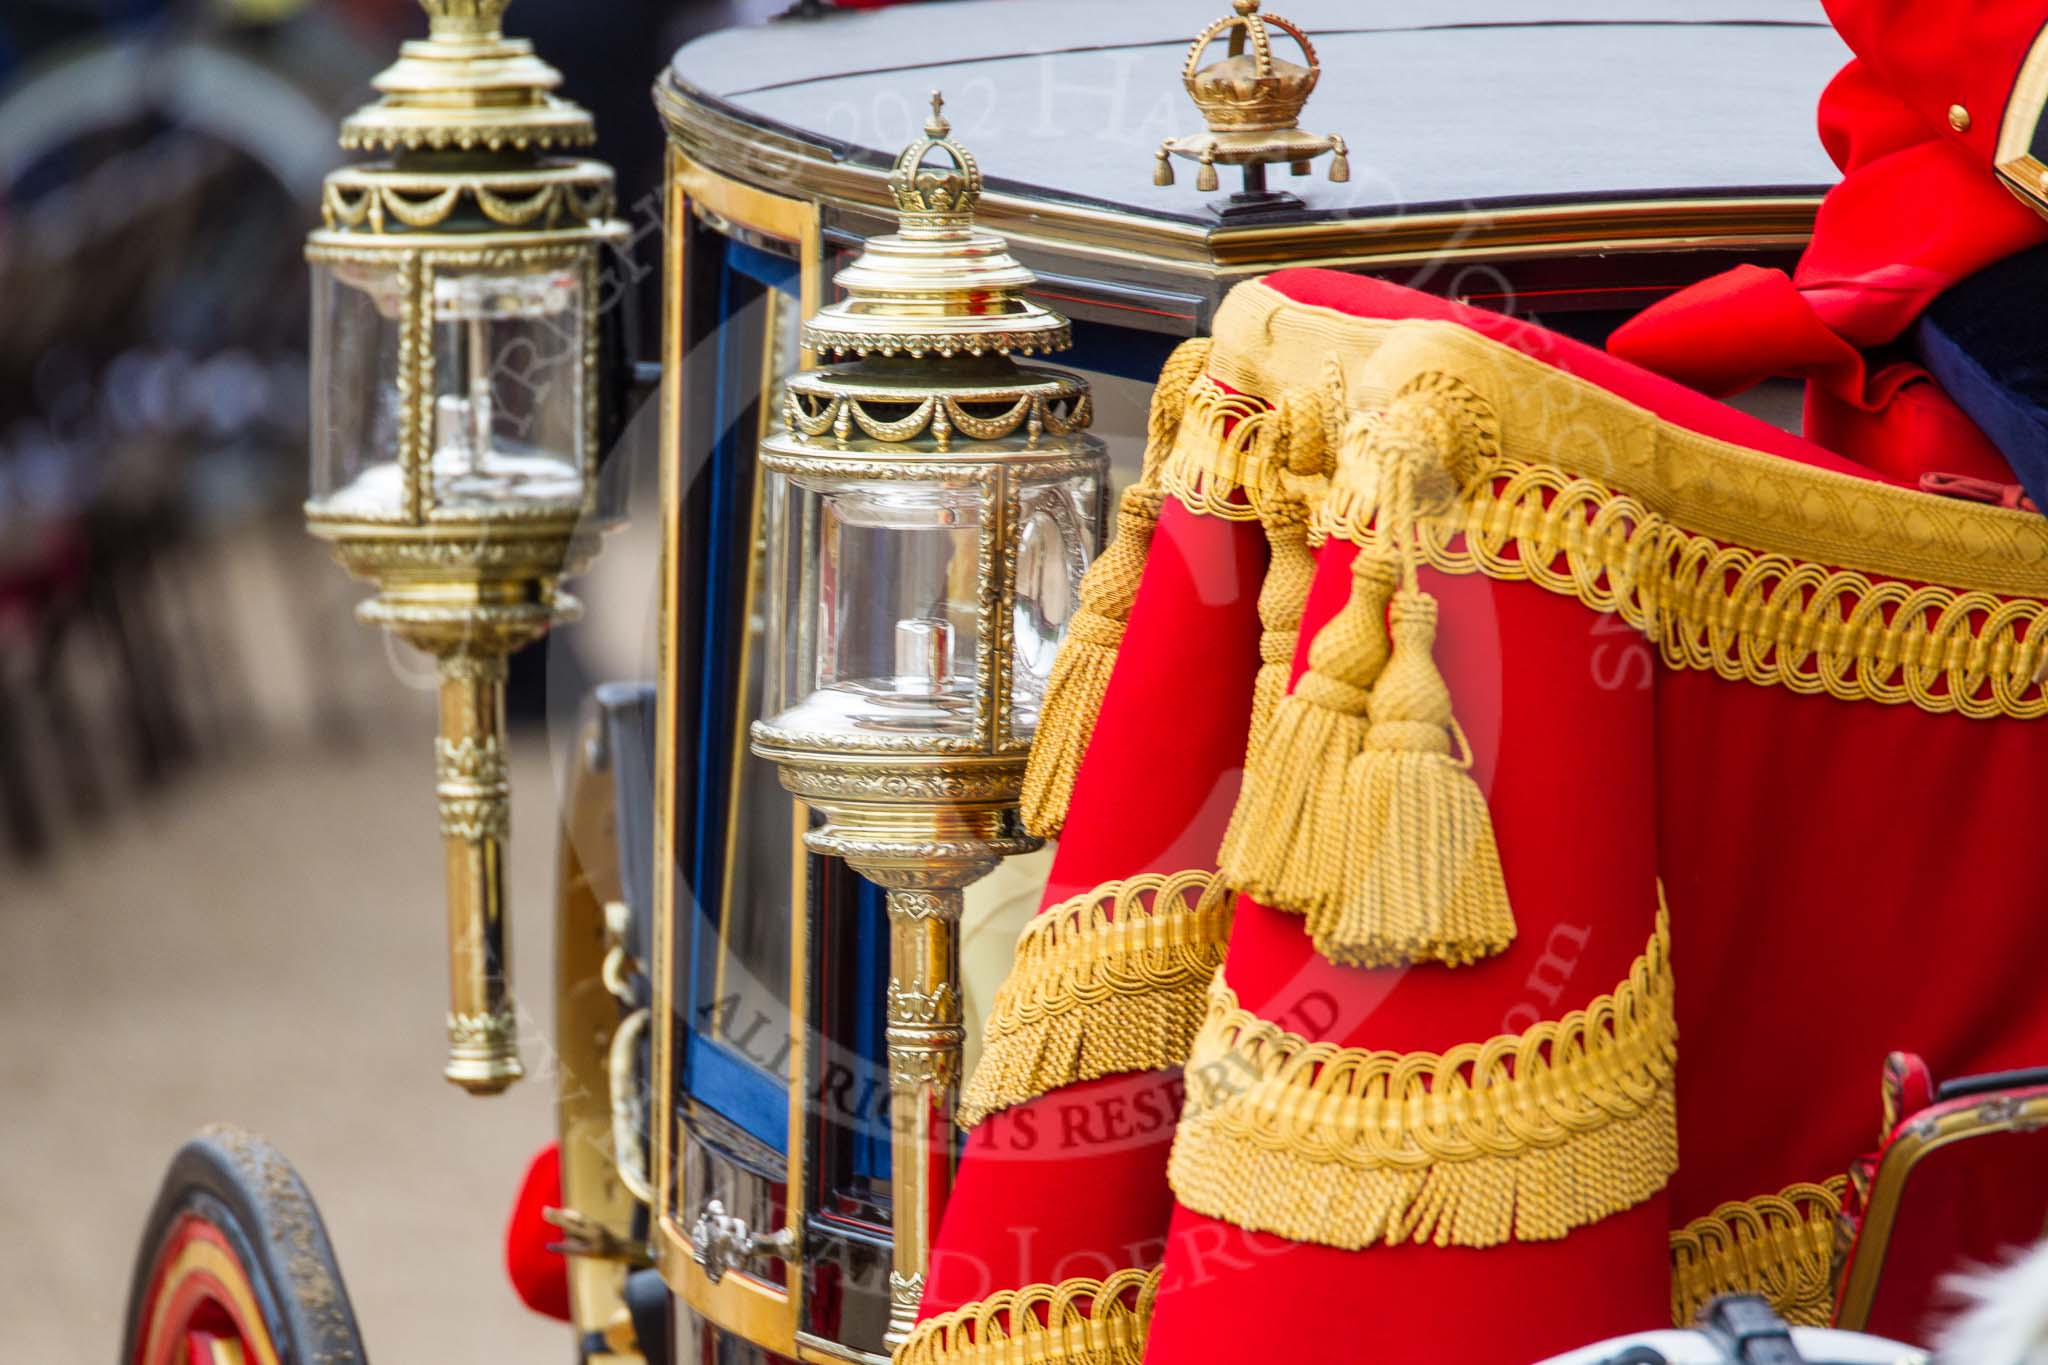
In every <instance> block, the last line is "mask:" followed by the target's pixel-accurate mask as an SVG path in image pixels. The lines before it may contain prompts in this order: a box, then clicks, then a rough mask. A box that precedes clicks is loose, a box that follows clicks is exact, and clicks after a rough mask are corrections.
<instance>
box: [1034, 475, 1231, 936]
mask: <svg viewBox="0 0 2048 1365" xmlns="http://www.w3.org/2000/svg"><path fill="white" fill-rule="evenodd" d="M1265 574H1266V536H1265V533H1264V532H1263V531H1262V530H1261V529H1260V528H1259V524H1258V523H1257V522H1255V521H1249V522H1247V521H1225V520H1223V519H1221V518H1218V517H1205V516H1198V515H1196V514H1195V513H1193V512H1190V511H1189V510H1188V509H1187V508H1185V507H1183V506H1182V505H1181V504H1180V503H1179V502H1177V501H1175V500H1174V499H1172V498H1168V499H1167V500H1166V506H1165V509H1164V511H1162V512H1161V514H1160V517H1159V525H1158V529H1157V530H1155V531H1154V532H1153V535H1152V549H1151V552H1150V554H1149V555H1148V556H1147V558H1146V561H1145V577H1144V580H1143V581H1142V582H1141V583H1140V585H1139V588H1138V600H1137V603H1136V605H1135V606H1134V607H1133V608H1132V611H1131V619H1130V624H1129V625H1128V626H1126V627H1125V630H1124V642H1123V647H1122V648H1121V649H1120V650H1118V652H1117V662H1116V672H1115V674H1114V675H1113V677H1112V678H1111V681H1110V685H1109V692H1108V694H1107V695H1106V696H1105V697H1104V698H1103V702H1102V714H1101V716H1100V718H1099V719H1098V720H1097V722H1096V733H1095V737H1094V739H1093V740H1092V741H1091V742H1090V743H1089V746H1088V753H1087V756H1086V757H1085V758H1084V759H1083V760H1082V762H1081V772H1080V776H1079V777H1078V779H1077V780H1076V781H1075V783H1074V795H1073V800H1072V801H1071V802H1070V803H1069V805H1068V807H1067V823H1066V829H1065V831H1064V832H1063V833H1062V834H1061V836H1060V846H1059V852H1058V854H1057V855H1056V856H1055V857H1054V859H1053V867H1052V877H1051V880H1050V881H1049V882H1047V884H1046V888H1045V899H1044V902H1043V903H1044V905H1046V906H1052V905H1057V904H1058V903H1060V902H1061V901H1064V900H1067V899H1069V898H1071V897H1074V896H1078V895H1082V894H1084V893H1086V892H1088V891H1092V890H1093V889H1094V888H1096V887H1098V886H1100V885H1102V883H1104V882H1106V881H1110V880H1113V879H1114V878H1117V877H1131V876H1136V875H1138V874H1139V873H1143V872H1180V871H1183V870H1185V869H1187V868H1191V867H1214V866H1215V865H1216V845H1217V843H1218V842H1219V841H1220V840H1221V839H1222V837H1223V827H1224V826H1225V825H1226V824H1228V823H1229V821H1230V811H1231V808H1232V807H1233V806H1235V805H1236V804H1237V788H1238V783H1239V782H1240V781H1241V780H1242V778H1243V776H1244V743H1245V731H1246V726H1247V725H1248V724H1249V717H1250V712H1251V697H1252V680H1253V678H1255V677H1256V676H1257V674H1258V670H1259V614H1258V599H1259V584H1260V583H1261V582H1262V581H1263V580H1264V578H1265Z"/></svg>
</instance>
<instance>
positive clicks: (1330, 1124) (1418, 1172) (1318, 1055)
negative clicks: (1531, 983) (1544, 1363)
mask: <svg viewBox="0 0 2048 1365" xmlns="http://www.w3.org/2000/svg"><path fill="white" fill-rule="evenodd" d="M1669 943H1670V938H1669V923H1668V915H1667V914H1666V912H1665V911H1664V910H1663V909H1662V908H1661V906H1660V908H1659V910H1658V913H1657V925H1656V930H1655V932H1654V933H1653V934H1652V935H1651V937H1650V941H1649V944H1648V946H1647V947H1646V948H1645V949H1644V951H1643V955H1642V956H1641V957H1639V958H1637V959H1636V961H1635V963H1634V964H1633V965H1632V966H1631V968H1630V970H1629V975H1628V979H1627V980H1625V981H1623V982H1622V983H1621V984H1620V985H1618V986H1617V987H1616V988H1615V990H1614V992H1613V993H1612V994H1611V995H1604V996H1601V997H1600V998H1599V999H1597V1000H1595V1001H1593V1002H1592V1003H1591V1004H1590V1005H1588V1006H1587V1007H1586V1008H1585V1009H1583V1010H1574V1011H1572V1012H1571V1013H1570V1014H1567V1015H1565V1016H1564V1017H1563V1018H1562V1019H1557V1020H1548V1021H1545V1022H1543V1023H1539V1024H1536V1025H1535V1026H1533V1027H1531V1028H1530V1029H1528V1030H1527V1031H1526V1032H1524V1033H1521V1034H1520V1035H1514V1034H1502V1035H1500V1036H1498V1037H1495V1038H1492V1039H1489V1040H1488V1041H1486V1042H1484V1043H1466V1044H1462V1045H1460V1046H1458V1047H1454V1048H1452V1049H1451V1050H1450V1051H1448V1052H1445V1053H1442V1054H1437V1053H1429V1052H1413V1053H1405V1054H1404V1053H1397V1052H1376V1051H1372V1050H1369V1049H1365V1048H1345V1047H1338V1046H1336V1045H1335V1044H1332V1043H1311V1042H1309V1041H1308V1040H1307V1039H1305V1038H1303V1037H1301V1036H1300V1035H1298V1034H1294V1033H1289V1032H1287V1031H1285V1030H1283V1029H1282V1028H1280V1027H1279V1026H1278V1025H1276V1024H1272V1023H1269V1022H1267V1021H1265V1020H1263V1019H1260V1018H1258V1017H1257V1016H1256V1015H1253V1014H1252V1013H1251V1012H1250V1011H1248V1010H1245V1009H1243V1008H1241V1007H1239V1005H1238V1003H1237V997H1236V994H1235V993H1234V992H1233V991H1231V989H1230V988H1229V987H1228V986H1227V985H1226V984H1224V981H1223V978H1222V974H1221V973H1220V972H1219V973H1218V974H1217V978H1216V981H1215V984H1214V985H1213V986H1212V987H1211V988H1210V997H1209V1017H1208V1019H1207V1021H1206V1022H1205V1023H1204V1024H1203V1026H1202V1032H1201V1034H1200V1035H1199V1036H1198V1037H1197V1038H1196V1040H1195V1045H1194V1048H1193V1049H1192V1051H1191V1052H1190V1054H1189V1058H1188V1065H1187V1090H1188V1095H1187V1105H1186V1108H1185V1109H1184V1111H1183V1112H1182V1116H1181V1123H1180V1129H1179V1132H1178V1134H1177V1135H1176V1137H1175V1140H1174V1145H1173V1156H1172V1159H1171V1161H1170V1163H1169V1165H1168V1171H1167V1174H1168V1178H1169V1180H1170V1181H1171V1183H1172V1185H1173V1192H1174V1194H1175V1195H1176V1196H1177V1197H1178V1198H1179V1200H1180V1202H1181V1203H1183V1204H1185V1205H1186V1206H1187V1207H1189V1208H1190V1209H1193V1210H1194V1211H1196V1212H1198V1213H1204V1214H1207V1215H1209V1216H1211V1217H1214V1218H1221V1219H1224V1220H1226V1221H1228V1222H1231V1223H1235V1224H1237V1225H1238V1226H1240V1227H1245V1228H1252V1229H1256V1230H1260V1231H1265V1232H1274V1233H1278V1234H1280V1235H1282V1236H1284V1237H1290V1238H1293V1239H1294V1240H1295V1241H1301V1242H1319V1243H1323V1244H1325V1245H1329V1246H1337V1247H1347V1248H1359V1247H1365V1246H1368V1245H1371V1244H1373V1243H1376V1242H1377V1243H1385V1244H1388V1245H1393V1244H1397V1243H1400V1242H1410V1241H1413V1242H1425V1241H1433V1242H1435V1243H1436V1244H1437V1245H1439V1246H1475V1247H1483V1246H1495V1245H1498V1244H1500V1243H1502V1242H1507V1241H1541V1240H1548V1239H1551V1238H1557V1237H1562V1236H1564V1235H1565V1234H1566V1233H1567V1232H1570V1231H1571V1230H1572V1229H1573V1228H1576V1227H1581V1226H1584V1225H1585V1224H1587V1223H1591V1222H1594V1221H1596V1220H1598V1219H1600V1218H1604V1217H1606V1216H1607V1215H1609V1214H1612V1213H1616V1212H1619V1211H1620V1210H1622V1209H1625V1208H1628V1207H1630V1206H1631V1205H1634V1204H1637V1203H1640V1202H1641V1201H1642V1200H1644V1199H1647V1198H1649V1197H1650V1196H1651V1195H1652V1194H1654V1193H1656V1192H1657V1191H1658V1190H1659V1189H1662V1188H1663V1186H1664V1184H1665V1182H1666V1181H1668V1180H1669V1179H1670V1177H1671V1174H1672V1172H1673V1171H1675V1170H1676V1169H1677V1166H1678V1132H1677V1116H1676V1112H1675V1110H1674V1108H1673V1103H1672V1096H1673V1085H1672V1078H1673V1068H1674V1063H1675V1060H1676V1056H1677V1036H1678V1026H1677V1022H1676V1019H1675V1017H1674V1015H1673V1013H1672V979H1671V964H1670V952H1669Z"/></svg>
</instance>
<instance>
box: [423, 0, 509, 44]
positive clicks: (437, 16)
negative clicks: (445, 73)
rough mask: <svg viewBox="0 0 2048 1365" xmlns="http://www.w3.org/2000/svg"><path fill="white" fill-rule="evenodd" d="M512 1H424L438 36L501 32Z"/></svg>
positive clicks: (428, 17) (484, 35) (479, 35)
mask: <svg viewBox="0 0 2048 1365" xmlns="http://www.w3.org/2000/svg"><path fill="white" fill-rule="evenodd" d="M511 3H512V0H420V8H421V9H423V10H425V11H426V12H427V24H428V27H429V29H430V30H431V31H432V32H433V33H434V34H435V36H437V37H442V36H446V37H490V36H493V35H495V34H497V33H499V32H500V24H501V23H502V22H503V20H504V17H505V7H506V6H507V5H509V4H511Z"/></svg>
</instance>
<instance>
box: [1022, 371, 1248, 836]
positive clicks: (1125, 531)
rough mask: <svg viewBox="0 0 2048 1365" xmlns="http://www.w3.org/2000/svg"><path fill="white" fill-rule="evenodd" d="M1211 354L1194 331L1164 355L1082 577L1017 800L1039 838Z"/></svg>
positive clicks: (1102, 676) (1061, 805)
mask: <svg viewBox="0 0 2048 1365" xmlns="http://www.w3.org/2000/svg"><path fill="white" fill-rule="evenodd" d="M1208 358H1209V342H1208V341H1207V340H1206V339H1204V338H1200V337H1197V338H1194V339H1191V340H1188V341H1183V342H1182V343H1181V344H1180V345H1178V346H1176V347H1174V348H1173V354H1172V355H1170V356H1168V357H1167V358H1166V365H1165V368H1164V369H1162V370H1161V371H1160V374H1159V383H1158V385H1157V386H1156V387H1155V388H1154V389H1153V392H1152V411H1151V416H1150V419H1149V422H1148V427H1147V431H1146V440H1145V464H1144V472H1143V473H1142V474H1141V475H1140V477H1139V479H1138V482H1137V483H1135V484H1133V485H1131V487H1129V488H1126V489H1125V490H1124V492H1123V497H1122V498H1121V500H1120V501H1119V502H1118V505H1117V534H1116V538H1115V539H1114V540H1112V541H1111V542H1110V543H1109V545H1108V546H1107V547H1106V548H1105V549H1104V550H1103V552H1102V553H1101V554H1100V555H1099V556H1097V557H1096V560H1095V562H1094V563H1093V564H1090V565H1089V566H1088V572H1087V573H1086V574H1085V575H1083V576H1082V579H1081V601H1080V605H1079V607H1078V609H1077V610H1076V611H1075V613H1074V617H1073V620H1072V621H1071V622H1070V623H1069V624H1068V627H1067V638H1066V639H1065V640H1063V641H1061V643H1060V651H1059V654H1058V655H1057V656H1056V657H1055V658H1054V660H1053V666H1052V674H1051V676H1050V677H1048V678H1047V679H1046V684H1045V702H1044V704H1043V705H1042V706H1041V707H1040V708H1039V715H1038V731H1037V734H1036V735H1035V736H1034V738H1033V739H1032V742H1031V758H1030V761H1029V762H1028V763H1027V765H1026V766H1025V769H1024V789H1023V794H1022V797H1021V800H1020V805H1021V808H1022V811H1023V819H1024V827H1025V828H1026V829H1028V830H1029V831H1030V832H1031V833H1033V834H1035V835H1037V836H1038V837H1039V838H1041V839H1051V838H1055V837H1057V836H1058V834H1059V832H1060V828H1061V826H1063V825H1064V824H1065V823H1066V819H1067V804H1068V802H1070V801H1071V800H1072V799H1073V795H1074V782H1075V780H1076V779H1077V778H1078V777H1079V776H1080V773H1081V760H1082V759H1083V758H1084V757H1085V756H1086V755H1087V752H1088V742H1089V740H1090V739H1091V738H1093V736H1094V734H1095V722H1096V720H1097V719H1099V718H1100V717H1101V715H1102V699H1103V697H1104V696H1105V695H1107V694H1108V692H1109V678H1110V674H1111V673H1113V672H1115V670H1116V655H1117V650H1118V649H1119V648H1121V647H1122V645H1123V638H1124V626H1125V625H1126V624H1127V623H1128V622H1129V621H1130V618H1131V608H1132V606H1133V605H1134V604H1135V603H1136V602H1137V600H1138V587H1139V585H1140V584H1141V583H1142V582H1143V580H1144V576H1145V561H1146V558H1147V557H1148V555H1149V554H1150V552H1151V548H1152V531H1153V528H1154V527H1155V526H1156V525H1157V524H1158V521H1159V509H1160V505H1161V503H1162V501H1163V499H1164V494H1163V493H1161V491H1160V489H1159V470H1160V466H1161V465H1162V464H1164V463H1165V460H1166V456H1167V453H1168V452H1169V451H1171V450H1172V449H1173V448H1174V445H1175V444H1176V442H1177V439H1178V437H1179V433H1180V429H1181V426H1182V413H1183V410H1184V409H1185V408H1186V406H1187V393H1188V388H1189V386H1190V385H1191V384H1193V383H1195V382H1196V381H1197V380H1198V379H1200V378H1201V376H1202V367H1203V366H1204V365H1205V364H1206V363H1207V362H1208Z"/></svg>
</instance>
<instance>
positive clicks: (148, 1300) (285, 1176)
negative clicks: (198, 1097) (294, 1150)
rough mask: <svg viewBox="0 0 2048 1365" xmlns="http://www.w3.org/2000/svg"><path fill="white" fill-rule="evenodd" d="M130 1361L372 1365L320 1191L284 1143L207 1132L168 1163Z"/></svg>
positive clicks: (132, 1293)
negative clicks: (309, 1185) (284, 1151)
mask: <svg viewBox="0 0 2048 1365" xmlns="http://www.w3.org/2000/svg"><path fill="white" fill-rule="evenodd" d="M121 1360H122V1365H363V1361H364V1353H363V1345H362V1338H361V1336H360V1335H359V1334H358V1333H357V1331H356V1318H355V1311H354V1310H353V1309H351V1308H350V1307H349V1302H348V1291H347V1290H346V1289H344V1288H343V1287H342V1283H341V1271H340V1270H339V1269H338V1268H337V1267H336V1265H335V1263H334V1248H333V1247H332V1246H330V1245H329V1244H328V1241H327V1229H326V1227H325V1226H323V1225H322V1223H321V1221H320V1213H319V1210H318V1209H316V1208H314V1206H313V1196H312V1195H310V1194H308V1193H307V1192H306V1186H305V1184H304V1183H303V1182H302V1181H301V1180H300V1179H299V1173H298V1172H297V1171H295V1170H293V1169H292V1166H291V1163H290V1162H288V1161H286V1160H285V1159H284V1157H283V1156H282V1155H280V1154H279V1153H278V1151H277V1149H276V1148H275V1147H272V1146H271V1145H270V1144H269V1143H267V1142H265V1141H264V1140H263V1139H261V1138H258V1137H252V1136H251V1135H249V1134H248V1133H244V1132H241V1131H240V1130H238V1129H234V1128H227V1127H214V1128H208V1129H207V1130H205V1131H204V1132H202V1133H201V1134H200V1135H199V1136H198V1137H196V1138H194V1139H192V1141H190V1142H188V1143H186V1144H185V1145H184V1146H183V1147H182V1148H180V1149H179V1151H178V1154H177V1155H176V1156H175V1157H173V1158H172V1159H171V1167H170V1170H169V1171H167V1172H165V1174H164V1181H163V1186H162V1188H161V1189H160V1190H159V1191H158V1192H157V1198H156V1207H155V1208H154V1209H153V1210H151V1212H150V1215H149V1223H148V1225H147V1226H146V1228H145V1229H144V1231H143V1235H142V1247H141V1250H140V1251H139V1252H138V1254H137V1256H136V1258H135V1277H134V1280H133V1282H132V1283H131V1285H130V1288H129V1293H128V1327H127V1333H126V1337H125V1344H124V1346H123V1348H122V1351H121Z"/></svg>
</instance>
